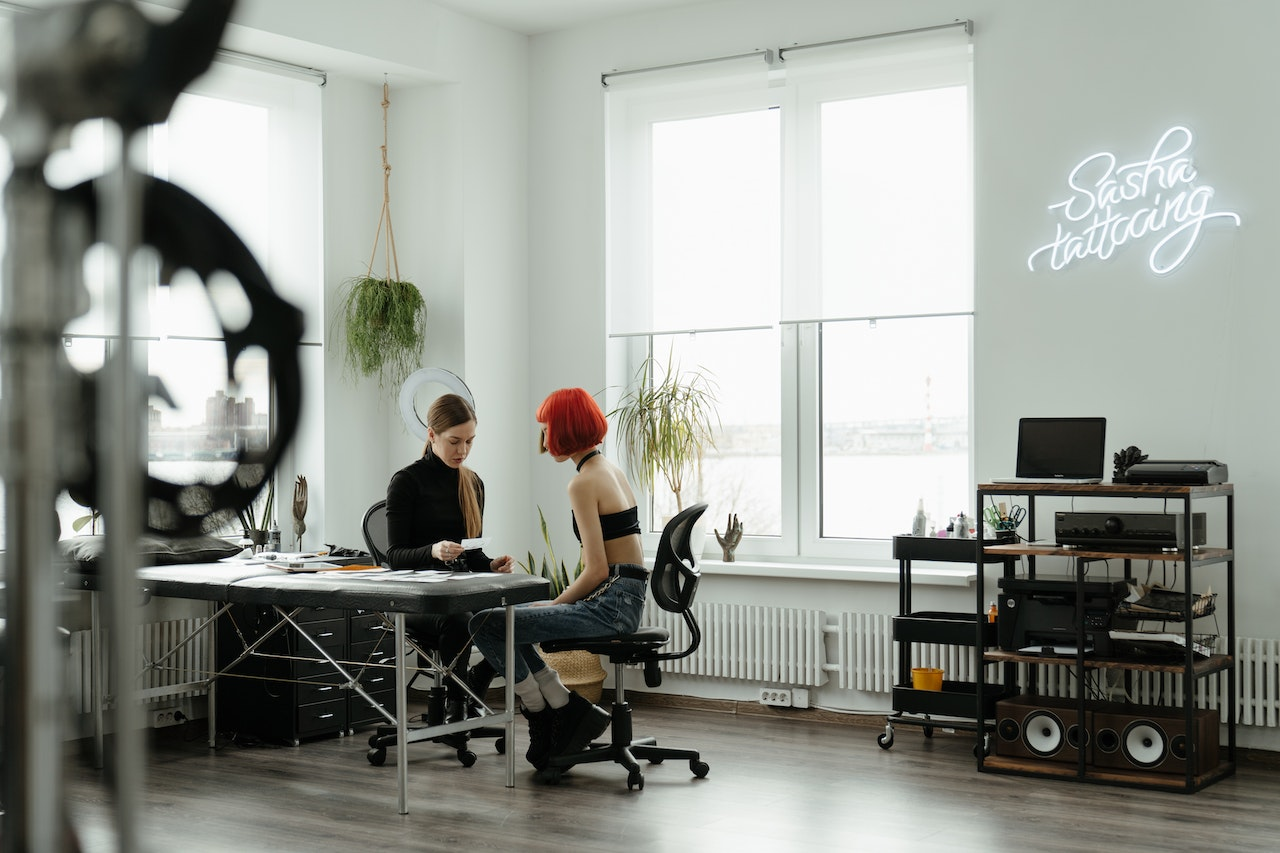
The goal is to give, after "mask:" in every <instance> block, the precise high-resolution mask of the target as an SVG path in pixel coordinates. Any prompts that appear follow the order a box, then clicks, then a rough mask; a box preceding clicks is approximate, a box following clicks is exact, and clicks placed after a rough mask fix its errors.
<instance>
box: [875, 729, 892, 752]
mask: <svg viewBox="0 0 1280 853" xmlns="http://www.w3.org/2000/svg"><path fill="white" fill-rule="evenodd" d="M876 743H878V744H880V748H881V749H888V748H889V747H891V746H893V735H891V734H889V733H887V732H881V733H880V735H879V736H877V737H876Z"/></svg>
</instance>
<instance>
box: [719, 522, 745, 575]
mask: <svg viewBox="0 0 1280 853" xmlns="http://www.w3.org/2000/svg"><path fill="white" fill-rule="evenodd" d="M726 521H727V522H728V524H727V526H726V529H725V532H724V535H723V536H721V535H720V531H719V530H716V531H715V534H716V541H717V542H719V543H720V549H721V550H722V551H724V561H725V562H726V563H732V562H733V552H734V551H736V550H737V548H738V543H739V542H741V541H742V523H741V522H740V521H738V516H737V513H734V514H732V515H730V516H729V517H728V519H726Z"/></svg>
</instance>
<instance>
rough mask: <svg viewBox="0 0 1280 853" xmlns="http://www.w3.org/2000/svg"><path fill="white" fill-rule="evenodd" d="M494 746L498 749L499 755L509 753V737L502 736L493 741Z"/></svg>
mask: <svg viewBox="0 0 1280 853" xmlns="http://www.w3.org/2000/svg"><path fill="white" fill-rule="evenodd" d="M493 748H494V749H496V750H497V751H498V755H506V754H507V739H506V738H504V737H500V738H498V739H497V740H495V741H494V742H493Z"/></svg>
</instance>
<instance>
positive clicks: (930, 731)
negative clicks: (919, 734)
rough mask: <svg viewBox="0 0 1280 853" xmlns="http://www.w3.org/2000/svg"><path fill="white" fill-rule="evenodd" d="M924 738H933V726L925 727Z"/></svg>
mask: <svg viewBox="0 0 1280 853" xmlns="http://www.w3.org/2000/svg"><path fill="white" fill-rule="evenodd" d="M924 736H925V737H933V726H925V727H924Z"/></svg>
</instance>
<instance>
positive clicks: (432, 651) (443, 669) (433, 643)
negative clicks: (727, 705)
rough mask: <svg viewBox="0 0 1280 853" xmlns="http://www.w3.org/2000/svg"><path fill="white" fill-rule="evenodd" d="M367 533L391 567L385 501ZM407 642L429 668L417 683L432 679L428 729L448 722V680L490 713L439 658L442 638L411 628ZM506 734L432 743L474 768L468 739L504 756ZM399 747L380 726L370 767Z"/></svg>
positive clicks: (369, 519) (373, 550)
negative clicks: (487, 742) (491, 745)
mask: <svg viewBox="0 0 1280 853" xmlns="http://www.w3.org/2000/svg"><path fill="white" fill-rule="evenodd" d="M361 529H362V530H363V532H364V544H365V547H366V548H367V549H368V551H369V556H371V557H372V558H373V562H374V563H376V564H378V565H387V546H388V544H389V542H390V537H389V536H388V533H387V502H386V501H385V500H382V501H378V502H377V503H375V504H374V505H373V506H371V507H369V509H368V511H367V512H365V514H364V521H363V522H362V524H361ZM390 626H391V623H390V620H387V629H388V630H390ZM405 639H406V641H407V642H408V644H409V647H410V648H412V649H413V650H414V651H415V652H417V653H418V657H419V659H420V660H422V661H424V662H425V667H423V668H422V669H420V670H419V671H418V672H417V673H415V674H414V676H413V679H410V683H412V681H413V680H414V679H417V678H418V677H419V676H421V675H427V676H429V677H431V679H432V682H433V683H432V685H431V687H430V688H428V690H427V713H426V719H425V720H424V722H425V724H426V725H428V726H438V725H440V724H441V723H442V722H443V721H444V710H445V688H444V679H445V678H453V679H455V680H456V681H457V683H459V684H461V685H462V686H463V689H464V690H466V691H467V693H468V694H469V695H470V698H471V699H472V700H474V702H475V703H477V704H478V706H479V707H480V708H483V709H485V710H488V709H487V708H486V707H485V704H484V697H483V696H477V695H475V694H473V693H472V692H471V687H470V686H469V685H468V684H467V681H466V679H465V678H464V677H463V675H464V674H465V673H458V674H455V673H453V672H452V671H451V670H450V666H449V664H448V663H446V662H444V661H442V660H441V659H440V655H439V643H438V638H436V637H431V636H422V635H421V634H419V633H418V632H416V631H414V630H412V628H411V627H410V626H409V625H406V626H405ZM505 735H506V730H505V729H502V728H495V727H483V728H477V729H472V730H471V731H469V732H464V733H460V734H451V735H442V736H440V737H437V738H431V742H432V743H440V744H444V745H445V746H449V747H452V748H453V749H455V750H457V754H458V761H460V762H461V763H462V766H464V767H470V766H471V765H473V764H475V763H476V754H475V753H474V752H472V751H471V750H470V749H468V748H467V741H468V738H469V737H471V738H479V737H491V738H497V741H496V743H495V746H496V748H497V750H498V752H500V753H501V752H504V751H505V746H506V738H505ZM395 745H396V727H395V726H378V728H377V731H375V732H374V734H372V735H370V736H369V752H368V759H369V763H370V764H373V765H375V766H381V765H382V764H383V763H384V762H385V761H386V760H387V747H389V746H395Z"/></svg>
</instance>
